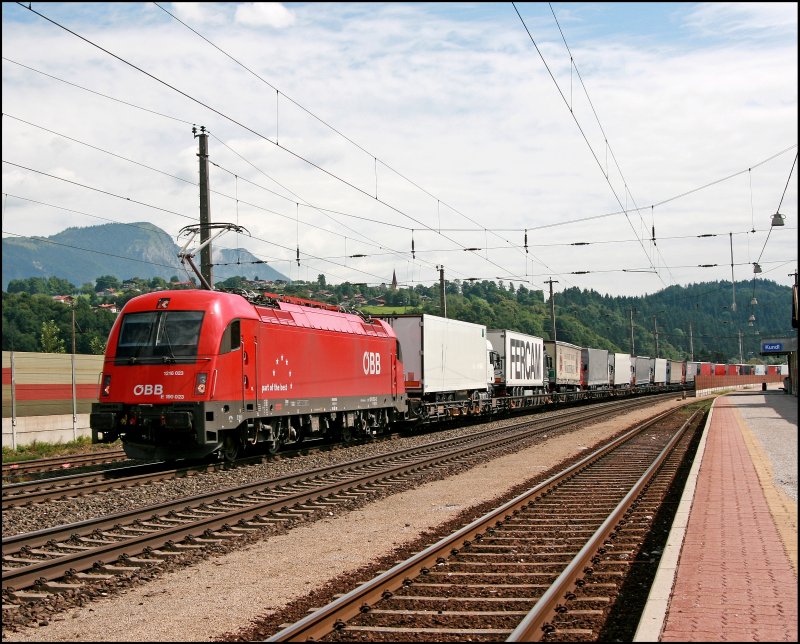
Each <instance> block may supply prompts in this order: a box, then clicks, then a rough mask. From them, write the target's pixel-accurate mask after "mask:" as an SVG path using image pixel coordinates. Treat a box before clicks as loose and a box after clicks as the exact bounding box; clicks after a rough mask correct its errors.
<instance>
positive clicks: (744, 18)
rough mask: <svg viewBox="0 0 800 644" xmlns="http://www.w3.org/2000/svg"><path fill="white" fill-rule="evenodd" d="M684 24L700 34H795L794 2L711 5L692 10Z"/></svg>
mask: <svg viewBox="0 0 800 644" xmlns="http://www.w3.org/2000/svg"><path fill="white" fill-rule="evenodd" d="M685 20H686V24H687V26H689V27H692V28H693V29H696V30H697V31H698V32H700V33H701V34H703V35H706V36H709V35H723V34H734V35H737V36H742V35H745V36H750V37H756V36H764V35H767V36H768V35H769V34H772V33H780V34H791V33H794V34H797V3H796V2H711V3H702V4H698V5H695V6H694V7H692V8H691V9H690V10H689V12H688V14H687V16H686V19H685Z"/></svg>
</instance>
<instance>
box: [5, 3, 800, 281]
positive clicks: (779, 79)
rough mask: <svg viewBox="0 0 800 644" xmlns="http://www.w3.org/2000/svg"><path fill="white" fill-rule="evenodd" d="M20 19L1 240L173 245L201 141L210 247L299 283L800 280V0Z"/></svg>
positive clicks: (16, 14)
mask: <svg viewBox="0 0 800 644" xmlns="http://www.w3.org/2000/svg"><path fill="white" fill-rule="evenodd" d="M32 9H33V11H31V10H29V9H28V7H27V4H26V5H20V4H16V3H3V6H2V11H3V14H2V23H3V226H2V228H3V236H4V237H16V236H44V237H47V236H50V235H54V234H56V233H58V232H60V231H61V230H63V229H65V228H67V227H85V226H93V225H98V224H103V223H109V222H117V223H134V222H141V221H146V222H151V223H153V224H155V225H157V226H159V227H161V228H163V229H164V230H165V231H166V232H167V233H169V234H170V235H172V236H175V238H176V241H178V242H181V241H182V239H178V238H177V235H178V233H179V231H180V230H181V229H182V228H183V227H184V226H187V225H191V224H193V223H194V224H196V223H197V222H198V221H199V214H198V213H199V188H198V185H197V184H198V160H197V151H198V148H197V140H196V139H195V138H194V136H193V134H192V127H193V125H196V126H197V127H199V126H203V127H205V128H206V130H207V131H208V132H209V133H210V137H209V153H210V161H211V163H212V166H211V190H212V194H211V219H212V221H214V222H229V223H233V224H237V225H239V226H241V227H243V228H244V229H246V231H247V232H246V233H245V232H241V233H236V232H229V233H226V234H225V235H223V236H221V237H220V238H219V239H218V240H217V241H216V242H215V244H216V245H217V246H218V247H229V248H235V247H241V248H246V249H247V250H249V251H250V252H252V253H253V254H254V255H256V256H257V257H258V258H259V259H260V260H263V261H267V262H268V263H269V264H270V265H271V266H273V267H274V268H275V269H277V270H278V271H280V272H282V273H284V274H286V275H287V276H289V277H290V278H292V279H305V280H316V279H317V276H318V275H319V274H324V275H325V276H326V279H327V281H328V282H329V283H339V282H343V281H350V282H359V283H361V282H365V283H369V284H378V283H381V282H387V283H388V282H389V281H390V280H391V279H392V274H393V273H395V274H396V275H397V279H398V281H399V282H400V284H401V285H410V286H413V285H415V284H418V283H422V284H426V285H430V284H433V283H434V282H435V281H436V280H437V279H438V275H439V272H438V270H437V267H439V266H444V270H445V277H446V279H448V280H456V279H460V280H467V279H473V278H476V279H480V280H483V279H489V280H495V281H499V280H503V281H504V282H505V283H509V282H513V283H515V284H525V285H526V286H527V287H528V288H533V289H537V290H539V289H546V288H547V286H546V285H545V282H546V281H547V280H550V279H553V280H557V281H558V284H557V285H556V290H561V289H563V288H568V287H572V286H577V287H580V288H587V289H595V290H597V291H599V292H601V293H604V294H605V293H607V294H611V295H643V294H646V293H654V292H656V291H659V290H661V289H664V288H666V287H668V286H671V285H674V284H678V285H686V284H690V283H696V282H704V281H708V280H730V279H731V273H732V270H733V274H734V277H735V279H736V280H748V279H750V278H752V277H753V275H754V273H753V262H758V263H759V265H760V267H761V268H762V271H763V272H762V273H760V274H759V275H758V277H763V278H768V279H771V280H774V281H776V282H778V283H781V284H787V285H788V284H791V283H793V281H794V277H793V276H790V274H792V273H794V272H795V271H796V270H797V172H798V168H797V165H796V158H797V122H798V114H797V86H798V70H797V60H798V51H797V13H798V12H797V4H796V3H710V4H702V3H563V4H562V3H553V4H547V3H515V4H511V3H508V4H506V3H443V4H437V3H408V4H407V3H386V4H379V3H308V4H306V3H283V4H281V3H192V2H186V3H158V4H155V3H33V4H32ZM35 12H38V13H35ZM778 209H780V213H781V214H783V215H784V217H785V219H784V221H785V225H784V226H782V227H771V222H772V220H773V215H774V214H775V213H776V211H778ZM248 233H249V234H248ZM92 250H97V249H86V252H92ZM298 256H299V262H298ZM732 259H733V261H732ZM732 263H733V267H731V264H732ZM703 265H705V266H703Z"/></svg>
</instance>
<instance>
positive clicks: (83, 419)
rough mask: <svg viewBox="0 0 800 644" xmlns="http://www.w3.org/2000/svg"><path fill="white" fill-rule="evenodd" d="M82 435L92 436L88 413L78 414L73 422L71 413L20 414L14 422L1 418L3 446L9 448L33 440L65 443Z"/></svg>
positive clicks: (14, 447) (28, 443)
mask: <svg viewBox="0 0 800 644" xmlns="http://www.w3.org/2000/svg"><path fill="white" fill-rule="evenodd" d="M83 436H87V437H89V438H91V437H92V430H91V428H90V427H89V414H78V415H77V416H75V417H74V422H73V416H72V414H63V415H53V416H20V417H17V419H16V423H14V422H13V420H12V419H11V418H3V447H9V448H11V449H16V448H18V447H20V446H22V445H30V444H31V443H33V442H34V441H38V442H40V443H67V442H69V441H71V440H75V439H76V438H80V437H83Z"/></svg>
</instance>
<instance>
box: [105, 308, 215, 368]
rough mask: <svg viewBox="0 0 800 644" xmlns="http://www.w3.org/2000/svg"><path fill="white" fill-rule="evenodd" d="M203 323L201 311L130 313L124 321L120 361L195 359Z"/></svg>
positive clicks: (119, 353) (121, 333) (119, 349)
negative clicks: (121, 359)
mask: <svg viewBox="0 0 800 644" xmlns="http://www.w3.org/2000/svg"><path fill="white" fill-rule="evenodd" d="M202 323H203V312H202V311H147V312H144V313H128V314H126V315H125V317H124V318H123V319H122V326H121V328H120V332H119V341H118V342H117V358H118V359H119V358H123V359H130V360H139V359H145V358H151V359H152V358H157V359H159V360H163V359H174V358H176V357H191V358H194V357H196V356H197V344H198V341H199V339H200V327H201V325H202Z"/></svg>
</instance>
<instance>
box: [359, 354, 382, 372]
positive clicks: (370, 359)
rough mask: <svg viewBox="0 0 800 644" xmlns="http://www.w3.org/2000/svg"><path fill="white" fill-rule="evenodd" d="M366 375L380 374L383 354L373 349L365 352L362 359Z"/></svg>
mask: <svg viewBox="0 0 800 644" xmlns="http://www.w3.org/2000/svg"><path fill="white" fill-rule="evenodd" d="M362 364H363V366H364V375H365V376H379V375H380V374H381V354H380V353H374V352H372V351H365V352H364V359H363V360H362Z"/></svg>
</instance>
